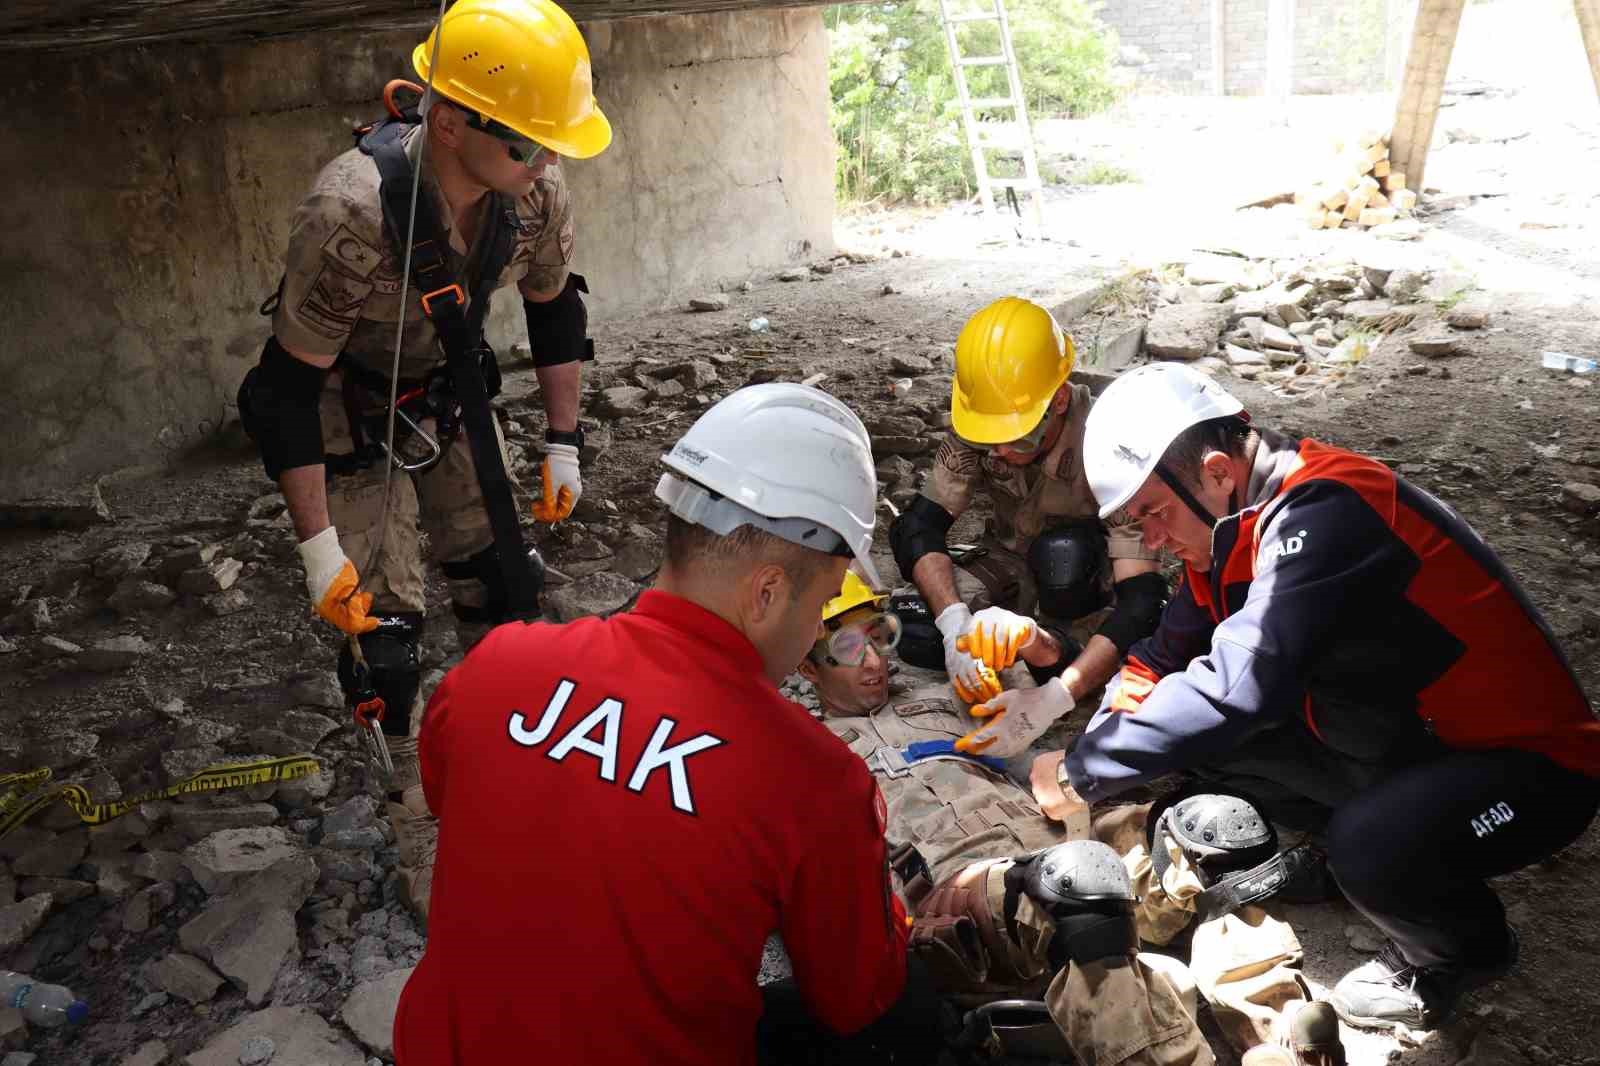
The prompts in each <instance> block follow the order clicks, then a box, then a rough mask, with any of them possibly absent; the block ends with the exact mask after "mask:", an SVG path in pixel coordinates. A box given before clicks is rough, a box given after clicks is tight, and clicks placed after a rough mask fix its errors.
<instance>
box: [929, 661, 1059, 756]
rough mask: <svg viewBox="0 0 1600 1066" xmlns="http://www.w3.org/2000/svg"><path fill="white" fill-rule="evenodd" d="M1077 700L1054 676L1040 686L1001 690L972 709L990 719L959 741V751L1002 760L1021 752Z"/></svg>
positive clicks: (957, 746) (978, 716)
mask: <svg viewBox="0 0 1600 1066" xmlns="http://www.w3.org/2000/svg"><path fill="white" fill-rule="evenodd" d="M1075 702H1076V701H1074V700H1073V698H1072V693H1071V692H1069V691H1068V690H1067V686H1066V684H1065V683H1063V682H1062V680H1061V679H1060V678H1059V677H1053V678H1051V679H1050V680H1049V681H1046V682H1045V683H1044V684H1042V685H1040V686H1039V687H1038V688H1015V689H1012V690H1011V691H1010V692H1002V693H1000V695H998V696H996V697H994V698H993V699H991V700H989V701H988V702H987V703H983V704H980V705H979V706H977V707H973V708H972V709H971V711H970V712H969V713H970V714H971V715H972V717H974V718H987V719H989V720H988V721H987V722H985V723H984V724H983V725H982V727H980V728H978V729H974V730H973V731H972V732H970V733H968V734H967V735H966V736H964V737H962V738H961V739H960V740H958V741H956V750H957V751H966V752H971V753H972V754H974V755H996V756H999V757H1000V758H1002V759H1006V758H1010V757H1011V756H1013V755H1020V754H1021V753H1022V752H1024V751H1027V750H1028V745H1029V744H1032V743H1033V742H1034V741H1035V740H1038V739H1039V738H1040V737H1042V736H1044V733H1045V730H1047V729H1049V728H1050V727H1051V726H1052V725H1054V724H1055V723H1056V722H1057V721H1058V720H1059V719H1060V718H1062V717H1063V716H1064V715H1066V713H1067V712H1068V711H1070V710H1072V708H1073V706H1074V705H1075Z"/></svg>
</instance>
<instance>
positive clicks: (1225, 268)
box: [1183, 255, 1256, 289]
mask: <svg viewBox="0 0 1600 1066" xmlns="http://www.w3.org/2000/svg"><path fill="white" fill-rule="evenodd" d="M1183 280H1184V281H1186V282H1188V283H1189V284H1190V285H1228V286H1232V287H1233V288H1235V289H1253V288H1255V287H1256V277H1255V272H1254V270H1253V269H1252V268H1251V265H1250V262H1249V260H1246V259H1238V258H1235V257H1234V256H1229V255H1200V256H1196V257H1195V258H1194V260H1193V261H1192V262H1190V263H1189V264H1188V265H1187V266H1185V267H1184V268H1183Z"/></svg>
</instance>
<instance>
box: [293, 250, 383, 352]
mask: <svg viewBox="0 0 1600 1066" xmlns="http://www.w3.org/2000/svg"><path fill="white" fill-rule="evenodd" d="M371 292H372V283H371V282H369V281H365V280H363V279H361V278H356V277H351V276H350V275H349V274H346V273H345V272H344V271H343V270H340V269H339V268H338V267H335V266H334V265H333V264H332V263H325V264H323V266H322V269H321V270H319V271H317V276H316V279H315V280H314V281H313V282H312V283H311V288H310V289H309V290H307V292H306V296H305V299H303V300H301V301H300V307H299V308H298V310H299V312H300V315H301V316H302V317H303V318H304V319H305V320H306V324H307V325H308V326H310V327H311V328H312V329H315V330H317V331H318V332H320V333H323V334H325V335H326V336H328V337H333V338H340V337H344V336H347V335H348V334H349V333H350V331H351V330H352V329H353V328H355V324H356V320H357V319H358V318H360V317H361V306H362V305H363V304H364V303H366V302H367V297H368V295H370V294H371Z"/></svg>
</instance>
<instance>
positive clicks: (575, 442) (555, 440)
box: [544, 426, 583, 451]
mask: <svg viewBox="0 0 1600 1066" xmlns="http://www.w3.org/2000/svg"><path fill="white" fill-rule="evenodd" d="M544 442H545V443H546V444H570V445H572V446H573V447H574V448H576V449H578V450H579V451H582V450H583V427H582V426H579V427H578V428H577V429H575V430H573V431H572V432H571V433H568V432H566V431H564V430H559V429H547V430H545V431H544Z"/></svg>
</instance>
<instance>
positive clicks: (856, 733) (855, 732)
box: [834, 729, 861, 744]
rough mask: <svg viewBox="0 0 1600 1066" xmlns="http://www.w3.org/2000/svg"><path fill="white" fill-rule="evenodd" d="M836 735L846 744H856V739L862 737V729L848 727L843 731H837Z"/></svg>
mask: <svg viewBox="0 0 1600 1066" xmlns="http://www.w3.org/2000/svg"><path fill="white" fill-rule="evenodd" d="M834 736H836V737H838V738H839V739H840V740H842V741H844V742H845V743H846V744H854V743H855V742H856V741H858V740H860V739H861V730H859V729H846V730H844V731H843V732H841V733H835V734H834Z"/></svg>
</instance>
